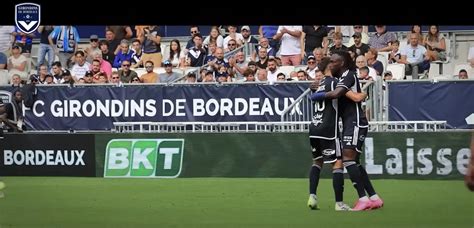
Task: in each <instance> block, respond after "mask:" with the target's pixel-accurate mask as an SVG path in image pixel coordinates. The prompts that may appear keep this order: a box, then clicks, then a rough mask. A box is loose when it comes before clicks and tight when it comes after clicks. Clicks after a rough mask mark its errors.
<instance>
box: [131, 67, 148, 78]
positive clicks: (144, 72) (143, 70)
mask: <svg viewBox="0 0 474 228" xmlns="http://www.w3.org/2000/svg"><path fill="white" fill-rule="evenodd" d="M134 71H135V72H137V75H138V77H141V76H142V75H144V74H146V70H145V68H135V69H134Z"/></svg>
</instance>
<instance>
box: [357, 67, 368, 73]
mask: <svg viewBox="0 0 474 228" xmlns="http://www.w3.org/2000/svg"><path fill="white" fill-rule="evenodd" d="M359 71H364V72H367V73H369V68H368V67H367V66H363V67H361V68H360V69H359Z"/></svg>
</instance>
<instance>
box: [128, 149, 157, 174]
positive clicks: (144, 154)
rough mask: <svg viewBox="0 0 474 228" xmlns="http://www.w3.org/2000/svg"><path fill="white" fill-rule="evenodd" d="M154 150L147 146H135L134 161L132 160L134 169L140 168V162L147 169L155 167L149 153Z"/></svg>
mask: <svg viewBox="0 0 474 228" xmlns="http://www.w3.org/2000/svg"><path fill="white" fill-rule="evenodd" d="M151 152H153V148H145V149H144V150H141V148H135V149H134V150H133V162H132V169H139V168H140V164H143V167H145V169H153V166H152V165H151V163H150V161H149V160H148V155H150V153H151Z"/></svg>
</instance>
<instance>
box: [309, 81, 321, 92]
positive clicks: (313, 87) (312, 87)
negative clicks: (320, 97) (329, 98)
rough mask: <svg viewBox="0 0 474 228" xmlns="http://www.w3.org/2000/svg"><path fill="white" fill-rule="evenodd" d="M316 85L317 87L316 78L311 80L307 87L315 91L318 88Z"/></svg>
mask: <svg viewBox="0 0 474 228" xmlns="http://www.w3.org/2000/svg"><path fill="white" fill-rule="evenodd" d="M318 87H319V81H318V80H314V81H313V82H311V84H310V85H309V89H310V90H311V91H313V92H315V91H316V90H318Z"/></svg>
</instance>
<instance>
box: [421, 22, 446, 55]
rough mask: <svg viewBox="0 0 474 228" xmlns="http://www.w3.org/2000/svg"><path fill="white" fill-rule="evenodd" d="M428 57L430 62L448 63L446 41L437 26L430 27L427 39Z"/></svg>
mask: <svg viewBox="0 0 474 228" xmlns="http://www.w3.org/2000/svg"><path fill="white" fill-rule="evenodd" d="M424 43H425V46H426V49H427V51H426V56H427V57H428V58H429V60H430V61H437V60H440V61H446V40H445V39H444V36H443V35H441V34H440V33H439V27H438V26H437V25H430V30H429V32H428V35H426V37H425V41H424Z"/></svg>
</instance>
